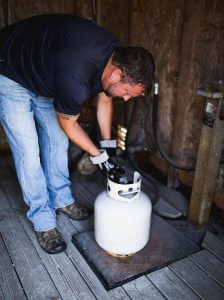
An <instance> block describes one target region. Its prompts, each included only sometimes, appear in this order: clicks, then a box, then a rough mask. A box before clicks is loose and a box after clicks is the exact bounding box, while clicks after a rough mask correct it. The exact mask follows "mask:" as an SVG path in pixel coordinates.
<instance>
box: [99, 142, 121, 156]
mask: <svg viewBox="0 0 224 300" xmlns="http://www.w3.org/2000/svg"><path fill="white" fill-rule="evenodd" d="M100 149H105V150H106V151H107V154H108V155H109V156H112V157H115V156H116V150H117V140H102V141H100Z"/></svg>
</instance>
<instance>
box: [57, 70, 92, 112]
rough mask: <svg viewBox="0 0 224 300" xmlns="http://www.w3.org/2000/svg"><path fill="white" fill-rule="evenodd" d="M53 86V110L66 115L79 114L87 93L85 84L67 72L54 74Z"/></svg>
mask: <svg viewBox="0 0 224 300" xmlns="http://www.w3.org/2000/svg"><path fill="white" fill-rule="evenodd" d="M54 87H55V95H54V108H55V110H56V111H57V112H60V113H64V114H67V115H77V114H79V113H80V111H81V107H82V105H83V104H84V102H85V101H86V100H87V98H88V95H89V92H88V87H87V85H86V84H85V83H82V82H79V81H78V80H77V79H76V78H74V77H72V76H70V75H68V74H65V73H58V74H56V75H55V76H54Z"/></svg>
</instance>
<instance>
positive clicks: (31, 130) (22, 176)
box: [0, 15, 154, 254]
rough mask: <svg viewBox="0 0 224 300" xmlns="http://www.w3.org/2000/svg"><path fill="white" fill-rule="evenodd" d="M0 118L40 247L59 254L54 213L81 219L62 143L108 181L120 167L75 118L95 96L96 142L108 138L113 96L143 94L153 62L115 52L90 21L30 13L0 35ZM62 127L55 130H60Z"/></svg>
mask: <svg viewBox="0 0 224 300" xmlns="http://www.w3.org/2000/svg"><path fill="white" fill-rule="evenodd" d="M0 74H1V75H0V120H1V123H2V126H3V128H4V130H5V132H6V135H7V137H8V140H9V144H10V147H11V150H12V153H13V157H14V161H15V166H16V171H17V175H18V179H19V182H20V185H21V189H22V193H23V197H24V200H25V202H26V204H27V205H28V206H29V210H28V213H27V217H28V219H29V220H30V221H31V222H32V223H33V226H34V230H35V231H36V234H37V238H38V241H39V243H40V245H41V247H42V248H43V249H44V250H45V251H46V252H48V253H52V254H55V253H59V252H61V251H64V250H65V249H66V243H65V242H64V240H63V239H62V237H61V235H60V233H59V232H58V230H57V228H56V213H65V214H67V215H68V216H69V217H70V218H72V219H75V220H81V219H85V218H88V217H89V216H90V214H91V212H90V211H89V210H88V209H87V208H84V207H82V206H80V205H78V204H77V203H76V202H74V198H73V196H72V193H71V189H70V185H71V182H70V180H69V174H68V168H67V149H68V139H67V137H68V138H69V139H70V140H71V141H72V142H73V143H75V144H76V145H78V146H80V147H81V148H82V149H83V150H85V151H86V152H88V153H89V154H90V155H91V160H92V162H93V163H95V164H99V165H100V167H101V168H102V169H103V170H104V172H105V173H106V174H110V176H112V177H113V176H114V178H115V177H116V176H117V174H119V173H120V172H122V170H121V169H120V168H119V167H118V166H117V165H116V164H115V163H114V162H113V161H111V160H110V159H109V157H108V155H107V153H106V152H105V151H104V152H103V151H101V150H100V149H99V148H98V147H97V146H96V145H95V144H94V143H93V142H92V140H91V139H90V138H89V137H88V135H87V134H86V133H85V131H84V130H83V129H82V128H81V127H80V125H79V124H78V122H77V120H78V117H79V114H80V111H81V107H82V105H83V104H84V102H85V101H86V100H87V99H88V98H89V97H90V96H94V95H98V105H97V117H98V121H99V126H100V130H101V135H102V139H103V140H110V139H111V122H112V97H113V96H117V97H121V98H123V99H124V100H125V101H128V100H129V99H130V98H131V97H137V96H140V95H143V94H144V93H146V92H147V90H149V89H150V87H151V83H152V80H153V74H154V62H153V58H152V56H151V55H150V53H149V52H148V51H147V50H145V49H143V48H121V47H120V45H119V42H118V40H117V39H116V38H115V37H114V36H113V35H112V34H110V33H109V32H107V31H106V30H105V29H103V28H101V27H99V26H98V25H97V24H95V23H94V22H92V21H90V20H87V19H83V18H79V17H74V16H68V15H43V16H35V17H32V18H29V19H26V20H23V21H20V22H17V23H15V24H12V25H10V26H8V27H5V28H3V29H2V30H1V31H0ZM61 129H62V130H61Z"/></svg>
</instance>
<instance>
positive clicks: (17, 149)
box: [0, 75, 74, 231]
mask: <svg viewBox="0 0 224 300" xmlns="http://www.w3.org/2000/svg"><path fill="white" fill-rule="evenodd" d="M0 121H1V123H2V126H3V128H4V130H5V133H6V135H7V138H8V141H9V144H10V148H11V150H12V154H13V158H14V161H15V166H16V172H17V176H18V179H19V182H20V186H21V189H22V193H23V197H24V200H25V202H26V204H27V205H28V206H29V210H28V212H27V217H28V219H29V220H30V221H31V222H32V223H33V226H34V230H35V231H46V230H49V229H52V228H55V227H56V214H55V209H56V208H59V207H65V206H67V205H69V204H71V203H73V202H74V199H73V196H72V193H71V189H70V185H71V182H70V180H69V173H68V153H67V152H68V151H67V150H68V139H67V137H66V135H65V133H64V132H63V131H62V129H61V128H60V126H59V124H58V121H57V118H56V115H55V111H54V107H53V99H52V98H45V97H42V96H38V95H35V94H34V93H32V92H30V91H29V90H27V89H25V88H23V87H22V86H21V85H20V84H18V83H16V82H14V81H13V80H10V79H8V78H7V77H5V76H3V75H0Z"/></svg>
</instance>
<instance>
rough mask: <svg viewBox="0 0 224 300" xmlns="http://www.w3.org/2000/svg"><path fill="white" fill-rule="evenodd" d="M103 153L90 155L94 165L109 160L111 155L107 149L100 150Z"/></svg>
mask: <svg viewBox="0 0 224 300" xmlns="http://www.w3.org/2000/svg"><path fill="white" fill-rule="evenodd" d="M100 151H101V154H99V155H97V156H90V160H91V162H92V163H93V164H94V165H98V164H102V163H103V162H105V161H107V160H108V158H109V156H108V154H107V151H106V150H100Z"/></svg>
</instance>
